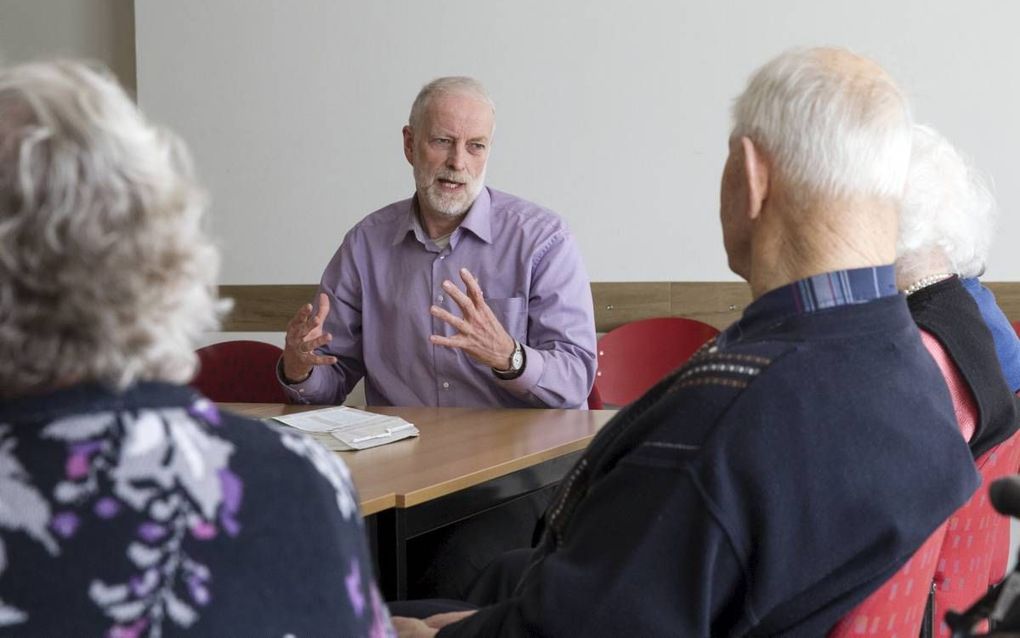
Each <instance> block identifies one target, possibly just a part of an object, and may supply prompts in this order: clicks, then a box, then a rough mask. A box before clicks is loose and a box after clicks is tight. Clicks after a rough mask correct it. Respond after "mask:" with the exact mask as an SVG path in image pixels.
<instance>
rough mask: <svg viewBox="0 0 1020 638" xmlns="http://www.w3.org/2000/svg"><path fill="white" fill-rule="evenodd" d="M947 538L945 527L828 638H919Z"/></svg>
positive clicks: (848, 616)
mask: <svg viewBox="0 0 1020 638" xmlns="http://www.w3.org/2000/svg"><path fill="white" fill-rule="evenodd" d="M945 537H946V523H943V524H942V525H941V526H939V528H938V529H936V530H935V532H934V533H933V534H932V535H931V536H929V537H928V540H926V541H925V542H924V544H922V545H921V547H920V548H918V550H917V551H916V552H914V555H913V556H911V557H910V559H909V560H908V561H907V562H906V563H904V564H903V566H902V567H900V569H899V571H897V572H896V573H895V574H894V575H893V577H892V578H890V579H889V580H887V581H886V582H885V584H883V585H882V586H881V587H879V588H878V589H877V590H876V591H875V592H874V593H872V594H871V595H870V596H868V597H867V598H865V599H864V601H863V602H862V603H861V604H859V605H857V607H855V608H854V609H853V610H852V611H851V612H850V613H848V614H847V615H846V616H843V619H842V620H840V621H839V622H838V623H836V626H835V627H833V628H832V629H830V630H829V633H828V634H827V636H828V638H857V637H859V636H882V637H886V636H896V637H897V638H914V637H915V636H918V635H920V632H921V625H922V624H923V623H924V610H925V607H926V606H927V604H928V592H929V591H931V580H932V575H933V574H934V573H935V566H936V563H937V561H938V555H939V549H941V547H942V544H943V541H944V540H945Z"/></svg>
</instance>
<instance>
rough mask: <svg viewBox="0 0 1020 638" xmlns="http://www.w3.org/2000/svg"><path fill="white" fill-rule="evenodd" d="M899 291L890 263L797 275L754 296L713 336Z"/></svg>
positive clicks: (747, 331) (722, 340)
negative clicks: (796, 278)
mask: <svg viewBox="0 0 1020 638" xmlns="http://www.w3.org/2000/svg"><path fill="white" fill-rule="evenodd" d="M897 294H899V291H898V290H897V289H896V274H895V271H894V269H893V266H892V265H887V266H874V267H868V268H854V269H851V270H836V271H833V272H827V273H822V274H820V275H813V276H811V277H806V278H804V279H800V280H798V281H795V282H793V283H790V284H787V285H785V286H780V287H779V288H775V289H774V290H770V291H768V292H767V293H765V294H764V295H762V296H761V297H759V298H758V299H756V300H754V302H752V303H751V305H749V306H748V307H747V309H746V310H745V311H744V315H743V316H742V317H741V318H740V320H739V321H737V322H736V323H734V324H733V325H731V326H730V327H729V328H727V329H726V330H725V331H724V332H723V333H722V334H720V335H719V337H718V338H717V339H716V345H719V346H722V345H725V344H727V343H732V342H734V341H738V340H740V339H743V338H746V337H748V336H751V335H752V334H757V333H758V332H760V331H761V329H762V328H771V327H774V326H776V325H777V324H779V323H782V322H783V321H786V320H787V319H789V318H791V317H795V316H797V315H803V314H808V313H812V312H818V311H820V310H826V309H828V308H836V307H838V306H848V305H853V304H861V303H867V302H869V301H872V300H875V299H879V298H881V297H890V296H893V295H897Z"/></svg>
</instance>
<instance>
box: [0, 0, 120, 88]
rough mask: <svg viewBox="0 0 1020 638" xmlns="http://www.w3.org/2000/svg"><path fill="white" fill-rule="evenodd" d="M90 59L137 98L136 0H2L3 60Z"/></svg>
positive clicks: (0, 46) (0, 36) (0, 47)
mask: <svg viewBox="0 0 1020 638" xmlns="http://www.w3.org/2000/svg"><path fill="white" fill-rule="evenodd" d="M58 56H59V57H76V58H89V59H92V60H96V61H98V62H101V63H103V64H104V65H106V66H107V67H109V68H110V69H111V70H112V71H113V73H114V74H115V75H116V76H117V78H118V79H119V80H120V82H121V84H123V85H124V87H125V88H126V89H127V90H128V92H129V93H131V94H132V95H134V94H135V90H136V89H135V87H136V85H137V83H136V81H135V3H134V1H133V0H0V60H2V61H4V62H6V63H13V62H24V61H26V60H34V59H38V58H52V57H58Z"/></svg>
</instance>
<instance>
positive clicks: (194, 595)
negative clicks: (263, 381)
mask: <svg viewBox="0 0 1020 638" xmlns="http://www.w3.org/2000/svg"><path fill="white" fill-rule="evenodd" d="M220 422H221V417H220V414H219V411H218V410H217V409H216V406H215V405H214V404H212V403H211V402H210V401H208V400H207V399H204V398H203V399H200V400H198V401H196V402H195V403H193V404H192V405H191V406H189V407H188V409H186V410H185V409H181V408H167V409H161V410H141V411H138V412H137V413H132V412H122V413H116V414H113V413H103V414H100V415H86V416H76V417H69V418H65V419H61V420H59V421H55V422H53V423H51V424H49V425H48V426H47V427H46V428H44V430H43V436H46V437H48V438H53V439H57V440H60V441H63V442H64V443H65V444H66V445H67V461H66V463H65V467H64V475H65V477H66V478H65V480H64V481H62V482H61V483H59V484H58V485H57V487H56V488H55V490H54V497H55V499H56V501H57V502H58V503H61V504H63V505H65V506H67V507H68V509H63V510H60V511H58V512H56V513H55V514H54V515H53V516H52V518H51V519H50V522H49V528H50V530H52V532H53V533H54V534H55V535H56V536H58V537H60V538H70V537H72V536H74V535H75V533H76V532H77V530H78V529H79V528H80V526H81V525H83V524H86V522H85V521H84V520H83V519H82V517H81V515H80V513H79V512H80V511H81V508H82V507H84V506H86V505H87V504H88V503H90V502H92V501H94V503H92V506H91V508H89V510H91V512H92V514H94V515H95V517H96V519H98V520H99V521H103V520H109V519H112V518H113V517H115V516H117V515H118V514H119V513H120V512H121V511H122V510H123V509H124V508H128V509H130V510H133V511H135V512H141V513H143V514H144V515H145V520H144V522H142V523H141V524H140V525H139V526H138V528H137V530H136V533H135V540H134V541H133V542H132V543H131V544H130V545H129V546H128V548H127V552H126V553H127V556H128V559H129V560H130V561H131V563H132V564H133V565H134V566H135V567H136V568H137V570H138V571H137V572H136V573H135V574H134V575H132V576H131V577H130V578H129V579H128V580H127V581H126V582H123V583H107V582H104V581H102V580H100V579H96V580H94V581H93V582H92V585H91V587H90V589H89V595H90V597H91V599H92V601H93V602H94V603H95V604H96V605H98V606H99V607H100V608H102V609H103V611H104V613H106V615H107V616H108V617H109V618H110V619H111V620H112V621H113V624H112V626H111V627H110V629H109V631H108V632H107V636H108V637H109V638H137V637H139V636H142V635H149V636H158V635H160V634H162V624H163V623H164V622H166V621H167V619H169V621H170V622H172V623H174V624H175V625H177V626H178V627H182V628H187V627H189V626H191V625H192V624H194V622H195V621H196V620H197V619H198V611H197V609H196V608H201V607H205V606H207V605H208V604H209V603H210V602H211V600H212V594H211V592H210V588H209V584H210V581H211V580H212V575H211V573H210V571H209V569H208V567H206V566H205V565H203V564H201V563H199V562H197V561H195V560H193V559H192V558H191V557H190V556H188V554H187V552H186V551H185V549H184V544H185V543H186V542H187V541H188V539H191V540H193V541H197V542H204V541H209V540H211V539H213V538H216V537H217V536H219V534H220V533H221V532H222V533H225V534H226V535H227V536H228V537H236V536H237V535H238V534H240V532H241V526H240V523H239V522H238V520H237V514H238V512H239V510H240V507H241V500H242V497H243V493H244V489H243V487H244V486H243V483H242V481H241V479H240V478H239V477H238V476H237V475H236V474H235V473H234V472H232V471H231V470H230V468H229V466H228V460H229V458H230V456H231V455H232V454H233V452H234V448H233V445H232V444H231V443H229V442H228V441H226V440H223V439H220V438H219V437H217V436H216V435H215V434H214V431H213V430H214V428H215V427H217V426H218V425H219V424H220ZM100 479H102V480H100ZM100 484H112V486H113V495H112V496H100V495H99V489H98V486H99V485H100ZM181 488H183V489H181ZM182 492H183V493H182ZM86 511H88V510H86Z"/></svg>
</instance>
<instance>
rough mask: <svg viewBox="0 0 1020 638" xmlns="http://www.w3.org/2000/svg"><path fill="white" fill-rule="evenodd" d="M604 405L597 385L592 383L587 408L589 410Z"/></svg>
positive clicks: (600, 407) (598, 408)
mask: <svg viewBox="0 0 1020 638" xmlns="http://www.w3.org/2000/svg"><path fill="white" fill-rule="evenodd" d="M604 407H605V406H604V405H603V404H602V395H601V394H599V387H598V386H597V385H593V386H592V387H591V394H589V395H588V409H589V410H601V409H602V408H604Z"/></svg>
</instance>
